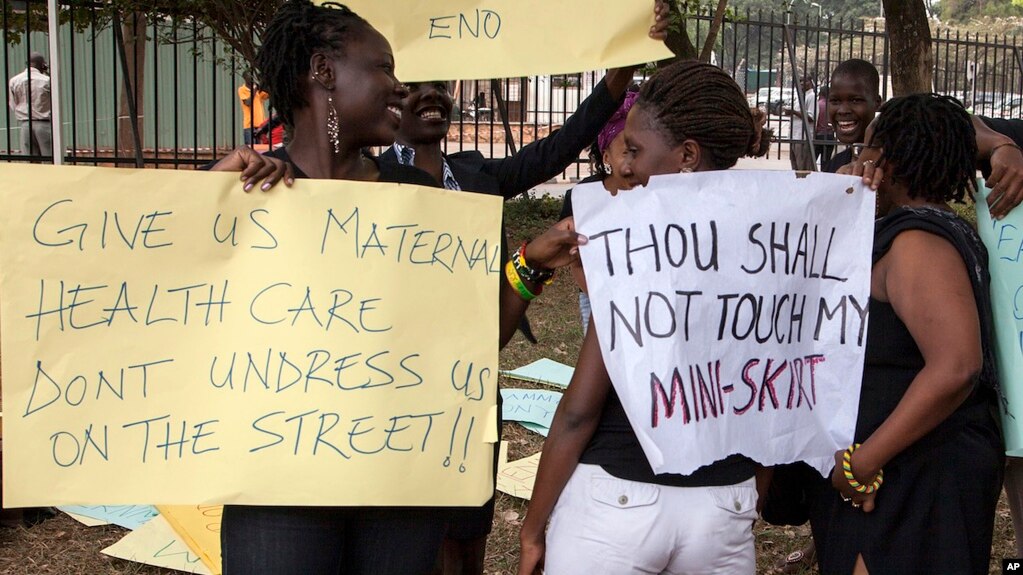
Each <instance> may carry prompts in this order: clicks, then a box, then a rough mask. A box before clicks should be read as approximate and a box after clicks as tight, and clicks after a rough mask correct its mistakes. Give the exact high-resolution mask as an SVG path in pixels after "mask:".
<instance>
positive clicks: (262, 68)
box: [255, 0, 369, 126]
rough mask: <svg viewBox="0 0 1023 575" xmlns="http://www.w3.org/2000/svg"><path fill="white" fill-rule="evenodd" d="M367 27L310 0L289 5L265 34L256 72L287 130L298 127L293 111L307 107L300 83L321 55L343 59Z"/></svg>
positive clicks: (337, 7)
mask: <svg viewBox="0 0 1023 575" xmlns="http://www.w3.org/2000/svg"><path fill="white" fill-rule="evenodd" d="M364 27H369V24H368V23H367V22H366V21H365V20H363V19H362V18H361V17H360V16H359V15H358V14H356V13H355V12H352V11H351V10H350V9H348V7H347V6H345V5H343V4H337V3H334V2H325V3H324V4H322V5H320V6H316V5H314V4H313V3H312V2H310V1H309V0H288V1H287V2H285V3H284V4H282V5H281V7H280V8H279V9H278V10H277V13H276V14H274V17H273V19H272V20H271V21H270V23H269V24H268V25H267V27H266V30H265V31H264V32H263V36H262V43H261V45H260V47H259V51H258V52H257V53H256V61H255V66H256V72H257V75H258V78H259V82H260V85H261V87H262V88H264V89H265V90H266V91H267V93H268V94H270V101H271V102H272V103H273V107H274V109H276V110H277V113H278V114H280V116H281V119H283V120H284V123H285V125H288V126H292V125H294V111H295V110H297V109H300V108H303V107H305V106H306V105H307V104H308V101H307V100H306V97H305V94H303V93H302V82H301V79H302V78H303V77H305V76H306V75H307V74H308V73H309V60H310V58H312V56H313V54H315V53H317V52H324V53H331V54H337V55H339V56H344V48H345V44H346V43H347V42H348V40H349V39H350V38H351V37H352V36H353V35H354V34H357V33H359V32H361V31H362V30H364V29H365V28H364Z"/></svg>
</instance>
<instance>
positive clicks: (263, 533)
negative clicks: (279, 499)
mask: <svg viewBox="0 0 1023 575" xmlns="http://www.w3.org/2000/svg"><path fill="white" fill-rule="evenodd" d="M445 527H446V513H445V511H444V510H442V509H437V508H410V507H254V506H245V505H225V506H224V516H223V520H222V524H221V532H220V540H221V546H222V555H223V567H224V575H258V574H262V573H265V574H267V575H286V574H291V573H293V574H295V575H319V574H324V575H328V574H329V575H341V574H343V575H362V574H367V575H368V574H373V575H417V574H423V573H429V572H430V571H431V570H432V569H433V566H434V563H435V561H436V559H437V553H438V551H439V549H440V546H441V542H442V540H443V539H444V531H445Z"/></svg>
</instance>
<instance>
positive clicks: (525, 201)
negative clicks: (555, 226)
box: [504, 195, 562, 247]
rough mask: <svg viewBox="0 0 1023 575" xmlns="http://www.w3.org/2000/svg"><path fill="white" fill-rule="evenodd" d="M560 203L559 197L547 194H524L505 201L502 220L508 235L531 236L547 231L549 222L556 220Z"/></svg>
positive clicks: (514, 236) (559, 211) (559, 213)
mask: <svg viewBox="0 0 1023 575" xmlns="http://www.w3.org/2000/svg"><path fill="white" fill-rule="evenodd" d="M561 204H562V200H561V198H553V197H551V196H548V195H544V196H542V197H539V198H534V197H531V196H529V195H524V196H520V197H518V198H515V199H514V200H510V201H507V202H505V203H504V222H505V226H507V228H508V233H509V236H510V237H511V238H513V239H518V238H533V237H536V236H538V235H540V234H542V233H543V232H545V231H547V228H548V227H549V226H550V224H551V223H553V222H556V221H558V216H559V215H561ZM519 241H521V240H519ZM511 247H515V246H511Z"/></svg>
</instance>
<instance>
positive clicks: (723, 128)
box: [636, 60, 770, 170]
mask: <svg viewBox="0 0 1023 575" xmlns="http://www.w3.org/2000/svg"><path fill="white" fill-rule="evenodd" d="M636 105H637V106H640V107H642V108H643V110H644V111H645V112H646V113H647V114H648V116H649V117H650V119H651V120H652V121H653V122H652V123H653V124H654V126H653V127H654V128H655V129H657V130H658V131H660V132H661V134H662V135H663V136H664V137H665V138H666V139H667V141H668V142H669V143H670V144H671V145H673V146H677V145H679V144H681V143H682V142H684V141H685V140H687V139H692V140H696V142H697V143H698V144H700V149H701V150H703V152H704V153H705V154H706V155H707V157H708V159H709V161H710V164H711V165H712V166H713V167H714V168H715V169H718V170H724V169H728V168H731V167H732V166H734V165H735V162H736V161H738V159H739V158H741V157H742V156H747V155H749V156H763V155H764V154H766V153H767V148H768V145H769V144H770V132H769V131H766V130H762V128H761V124H760V122H759V121H756V120H754V118H753V114H752V113H751V111H750V107H749V103H748V102H747V101H746V96H745V95H744V94H743V93H742V90H741V89H740V88H739V85H738V84H736V83H735V80H732V78H730V77H729V76H728V74H726V73H725V72H724V71H722V70H721V69H720V68H718V67H717V66H713V65H711V64H706V63H702V62H698V61H696V60H681V61H679V62H675V63H674V64H671V65H670V66H667V67H665V68H662V69H660V70H658V71H657V73H656V74H654V75H653V76H652V77H650V79H649V80H647V81H646V82H645V83H644V84H643V86H642V87H641V88H640V90H639V101H638V102H636ZM762 132H763V133H762Z"/></svg>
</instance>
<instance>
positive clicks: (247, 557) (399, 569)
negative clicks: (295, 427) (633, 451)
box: [213, 0, 584, 575]
mask: <svg viewBox="0 0 1023 575" xmlns="http://www.w3.org/2000/svg"><path fill="white" fill-rule="evenodd" d="M262 40H263V43H262V46H261V48H260V51H259V53H258V54H257V57H256V66H257V69H258V72H259V79H260V83H261V85H262V86H264V87H265V88H266V90H267V91H268V92H269V93H270V98H271V100H272V101H273V102H274V107H275V108H276V109H277V110H278V112H279V113H280V115H281V118H282V119H283V121H284V123H285V124H286V125H288V126H290V127H291V130H292V137H291V141H290V143H289V144H288V145H287V146H286V147H284V148H281V149H278V150H274V151H273V152H270V153H269V154H268V155H266V156H260V155H259V154H256V153H255V152H253V151H252V150H251V149H250V148H239V149H238V150H235V151H234V152H232V153H231V155H229V156H228V157H227V158H224V159H223V160H221V161H220V162H218V163H217V165H216V166H214V167H213V169H214V170H220V171H240V172H241V173H242V178H241V179H242V180H243V181H244V182H245V190H246V191H249V190H251V189H252V187H253V186H254V185H255V184H256V182H258V181H260V180H262V179H264V178H265V179H266V181H265V182H264V183H263V185H262V189H263V190H267V189H269V188H270V187H271V186H272V185H273V184H274V183H275V182H276V181H277V180H278V179H280V178H281V176H284V179H285V183H289V184H290V183H291V181H292V180H293V179H294V177H300V178H306V177H308V178H318V179H340V180H359V181H370V182H394V183H410V184H419V185H425V186H436V182H435V181H434V179H433V178H431V177H430V176H429V175H428V174H427V173H425V172H423V171H421V170H419V169H417V168H415V167H412V166H406V165H401V164H399V163H397V162H382V161H380V160H379V159H377V158H375V157H373V156H370V155H368V154H367V153H365V152H364V151H363V150H364V149H366V148H368V147H372V146H383V145H389V144H391V143H392V142H393V141H394V139H395V135H396V132H397V130H398V127H399V124H400V123H401V118H402V99H403V98H404V97H405V96H406V95H408V89H407V88H406V87H405V86H404V85H403V84H401V83H400V82H399V81H398V80H397V79H396V78H395V77H394V58H393V55H392V52H391V47H390V45H389V44H388V42H387V40H386V39H384V37H383V36H381V35H380V33H379V32H377V31H376V30H375V29H373V27H372V26H370V25H369V24H367V23H366V21H365V20H363V19H362V18H360V17H359V16H358V15H356V14H355V13H354V12H352V11H351V10H349V9H348V8H346V7H345V6H342V5H340V4H333V3H325V4H323V5H322V6H315V5H313V4H312V3H311V2H309V0H290V1H289V2H286V3H285V4H283V5H282V7H281V8H280V10H279V11H278V12H277V14H276V15H275V16H274V18H273V20H272V21H271V22H270V24H269V26H267V29H266V32H265V33H264V35H263V38H262ZM443 88H444V86H443V85H441V86H440V88H436V87H435V90H441V89H443ZM448 100H449V103H448V106H447V107H446V108H445V107H443V106H440V107H438V106H437V105H434V106H432V107H430V106H425V105H424V106H423V107H422V109H417V112H418V113H417V114H416V115H415V117H416V118H417V119H419V120H422V121H423V122H424V123H425V124H427V125H428V126H429V125H430V124H436V123H438V122H446V121H447V115H448V113H449V112H450V98H449V99H448ZM409 116H410V117H411V116H412V115H411V114H409ZM387 190H388V188H386V187H384V188H381V193H386V192H387ZM338 193H344V192H343V191H339V192H338ZM431 233H433V232H427V231H419V232H416V241H415V242H410V243H411V247H410V248H409V249H410V250H411V251H410V252H409V253H408V256H407V257H408V261H409V262H410V263H411V264H413V265H414V264H430V265H432V264H434V263H437V264H438V265H441V266H444V267H452V266H455V265H463V264H462V263H460V262H462V261H463V259H464V258H469V259H470V260H471V264H469V265H475V263H476V261H477V260H478V259H482V260H483V261H484V262H489V263H490V264H493V266H492V267H494V270H492V271H494V272H498V271H499V269H498V268H497V263H498V262H499V260H498V259H497V255H498V250H497V249H496V246H495V247H494V249H484V248H483V247H481V248H478V249H477V248H470V249H469V252H467V251H466V249H465V248H464V246H462V245H461V244H460V243H459V242H458V238H452V237H450V234H443V233H441V234H438V236H437V238H436V241H435V242H426V240H425V239H424V240H422V241H420V235H427V234H431ZM410 235H411V233H410ZM325 241H326V239H325ZM580 241H581V240H580V239H579V238H578V236H577V234H575V233H574V232H573V231H571V229H570V227H569V226H567V225H559V226H555V227H554V228H552V229H551V230H549V231H548V232H547V233H545V234H543V235H541V236H540V237H539V238H537V239H535V240H533V241H532V242H530V243H529V251H528V255H527V254H526V247H525V246H523V248H522V249H521V250H520V257H519V258H518V260H517V262H518V266H517V267H515V268H514V269H512V270H510V271H509V270H507V269H506V274H507V275H508V279H509V281H508V282H501V287H500V290H501V291H500V306H501V307H500V319H501V326H500V327H501V334H500V339H501V341H507V340H508V339H509V338H510V337H511V335H512V333H514V328H515V325H516V324H517V323H518V321H519V319H520V318H521V317H522V316H523V314H524V313H525V309H526V307H527V305H528V301H529V300H531V299H532V298H533V297H535V295H534V294H539V293H540V289H541V288H542V287H543V283H542V281H543V280H544V279H545V278H549V277H550V275H551V274H552V273H553V272H552V271H551V270H552V269H553V268H554V267H558V266H560V265H564V264H565V263H567V262H568V259H569V257H570V256H569V254H568V251H569V249H570V248H572V247H573V246H575V245H577V244H578V243H579V242H580ZM582 241H584V240H582ZM431 246H432V247H431ZM417 247H418V248H428V251H427V250H424V249H420V255H419V256H416V255H413V253H412V252H415V251H416V249H417ZM449 248H450V249H449ZM446 250H447V251H446ZM449 254H450V255H451V256H452V259H450V260H449V259H447V255H449ZM438 256H439V257H438ZM460 258H462V259H460ZM456 260H457V261H456ZM489 267H490V266H488V269H489ZM494 276H495V281H496V279H497V277H499V274H498V273H494ZM513 278H514V284H513V283H511V282H512V280H513ZM427 287H429V286H427ZM453 305H469V304H453ZM300 307H304V306H300ZM462 312H463V313H466V314H479V313H483V312H481V311H480V310H477V309H472V310H465V309H463V310H462ZM278 319H279V318H270V319H269V321H277V320H278ZM372 327H373V328H379V329H383V326H379V325H377V326H372ZM495 343H496V342H495ZM281 464H282V465H284V463H281ZM325 479H327V480H329V479H330V478H325ZM408 479H409V481H416V480H417V479H418V478H416V477H409V478H408ZM344 487H345V486H344V485H340V486H339V488H341V489H344ZM452 513H453V510H452V509H450V508H409V507H374V508H364V507H346V508H337V507H315V508H295V507H256V506H239V505H227V506H225V509H224V515H223V528H222V532H221V541H222V547H223V560H224V572H225V573H227V574H228V575H231V574H232V573H245V574H249V573H271V574H276V573H302V574H305V573H348V574H355V575H358V574H368V573H372V574H374V575H377V574H380V575H388V574H394V575H399V574H400V575H405V574H419V573H426V572H429V571H430V570H431V569H432V567H433V565H434V561H435V559H436V557H437V555H438V550H439V549H440V546H441V541H442V539H443V536H444V533H445V529H446V524H447V522H448V520H449V518H450V516H451V514H452Z"/></svg>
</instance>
